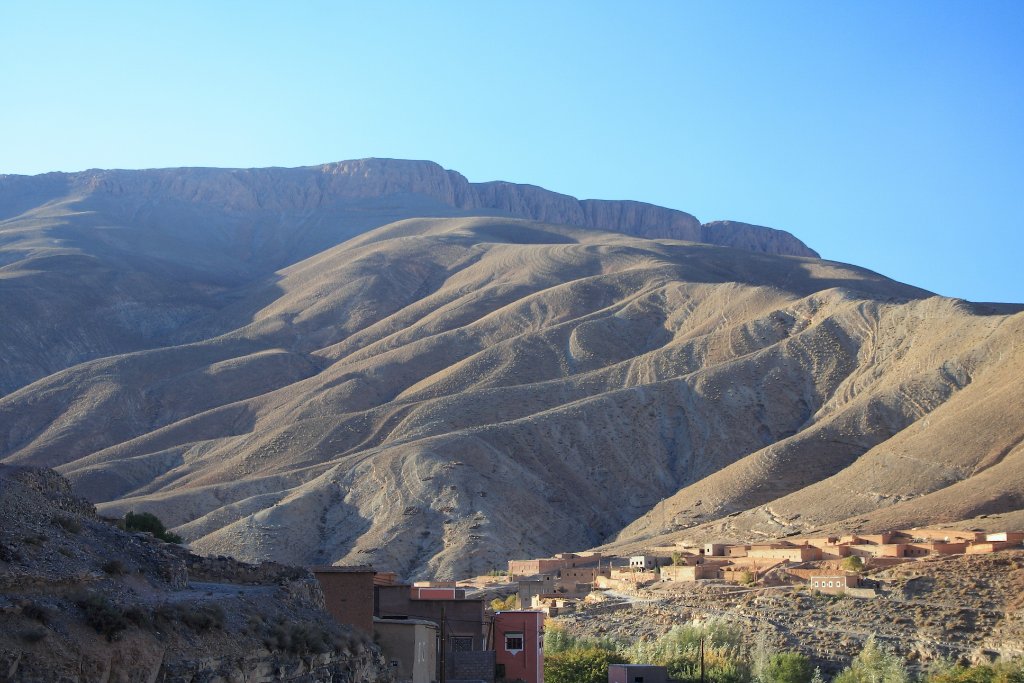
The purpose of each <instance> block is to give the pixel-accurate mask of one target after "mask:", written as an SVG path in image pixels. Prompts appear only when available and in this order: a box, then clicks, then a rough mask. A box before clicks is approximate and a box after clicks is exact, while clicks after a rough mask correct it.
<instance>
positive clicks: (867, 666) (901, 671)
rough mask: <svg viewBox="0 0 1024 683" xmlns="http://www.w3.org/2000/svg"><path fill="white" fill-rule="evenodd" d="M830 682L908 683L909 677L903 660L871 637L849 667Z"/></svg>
mask: <svg viewBox="0 0 1024 683" xmlns="http://www.w3.org/2000/svg"><path fill="white" fill-rule="evenodd" d="M832 680H833V683H908V681H909V680H910V676H909V675H908V674H907V668H906V666H905V665H904V663H903V660H902V659H901V658H900V657H898V656H896V655H895V654H894V653H893V652H891V651H890V650H888V649H887V648H884V647H882V646H880V645H879V644H878V643H876V642H875V637H874V636H871V637H869V638H868V639H867V642H865V643H864V647H863V649H861V651H860V654H859V655H857V656H856V657H854V658H853V661H852V662H850V666H848V667H846V668H845V669H843V670H842V671H841V672H840V673H839V674H838V675H837V676H836V677H835V678H834V679H832Z"/></svg>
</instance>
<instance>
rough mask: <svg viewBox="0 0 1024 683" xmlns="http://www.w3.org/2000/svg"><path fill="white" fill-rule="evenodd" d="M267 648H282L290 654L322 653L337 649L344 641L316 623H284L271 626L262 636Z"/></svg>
mask: <svg viewBox="0 0 1024 683" xmlns="http://www.w3.org/2000/svg"><path fill="white" fill-rule="evenodd" d="M263 644H264V645H265V646H266V648H267V649H268V650H284V651H286V652H290V653H291V654H296V655H304V654H310V653H313V654H323V653H325V652H331V651H338V650H340V649H341V648H342V646H343V645H344V643H343V642H342V641H341V640H340V639H338V638H337V637H336V636H335V634H333V633H331V632H330V631H327V630H326V629H324V628H322V627H320V626H318V625H317V624H306V623H300V624H290V625H289V624H284V623H278V624H276V625H274V626H271V627H270V628H269V629H268V630H267V633H266V635H265V636H264V637H263Z"/></svg>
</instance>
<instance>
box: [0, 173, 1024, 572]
mask: <svg viewBox="0 0 1024 683" xmlns="http://www.w3.org/2000/svg"><path fill="white" fill-rule="evenodd" d="M37 181H38V183H39V184H38V185H34V184H33V183H34V182H37ZM517 212H521V213H517ZM509 214H513V216H512V217H510V216H509ZM0 215H3V216H5V217H6V218H5V219H4V220H3V221H2V222H0V240H2V242H0V245H2V246H0V258H2V260H0V263H4V264H5V265H3V266H2V267H0V307H2V308H3V313H4V316H5V319H6V320H9V321H11V323H10V324H9V325H8V326H7V327H6V329H5V331H3V332H0V345H2V348H3V356H2V358H3V360H4V367H3V381H4V382H5V385H4V386H5V387H6V388H7V390H8V391H10V393H9V394H8V395H6V396H3V397H2V398H0V458H2V459H3V460H4V461H5V462H10V463H12V464H29V465H39V466H47V467H56V468H57V469H58V471H60V472H61V473H62V474H64V475H65V476H66V477H68V479H69V480H70V481H71V482H72V484H73V485H74V487H75V489H76V491H77V492H79V493H80V494H82V495H85V496H87V497H88V498H89V499H90V500H92V501H94V502H96V503H97V504H98V507H99V509H100V510H101V511H103V512H106V513H111V514H114V513H121V512H124V511H126V510H129V509H135V510H147V511H152V512H155V513H156V514H158V515H159V516H160V517H161V518H163V519H164V520H165V521H168V522H169V523H170V524H171V525H173V526H174V527H175V530H176V532H178V533H180V534H182V535H183V536H185V537H186V538H187V539H188V540H190V541H191V542H192V545H193V547H194V548H195V549H196V550H198V551H203V552H216V553H226V554H232V555H235V556H238V557H239V558H241V559H246V560H254V559H274V560H280V561H286V562H290V563H298V564H311V563H329V562H339V561H340V562H359V563H364V562H368V563H374V564H376V565H377V566H380V567H381V568H390V569H394V570H396V571H398V572H400V573H401V574H403V575H404V576H406V577H409V578H412V577H420V576H428V575H437V576H455V575H461V574H465V573H469V572H483V571H487V570H488V569H491V568H492V567H495V566H500V565H501V564H502V563H503V562H504V560H506V559H508V558H510V557H528V556H539V555H543V554H546V553H550V552H554V551H558V550H566V549H582V548H588V547H593V546H597V545H600V544H607V543H612V544H613V545H614V546H615V547H621V548H629V547H638V546H639V545H642V544H645V543H655V542H658V543H660V542H665V541H667V540H671V539H673V538H679V537H682V536H687V537H698V538H699V537H711V536H714V537H730V536H733V537H736V536H739V537H744V536H745V537H749V536H751V535H754V536H757V535H764V536H775V535H784V534H795V533H807V532H812V531H814V532H816V531H820V530H822V529H840V528H861V529H867V528H871V527H872V526H892V527H897V526H913V525H915V524H921V523H933V522H954V521H957V520H966V519H971V518H974V517H977V516H978V515H983V514H987V515H992V514H1003V513H1009V514H1010V515H1011V517H1010V519H1012V514H1015V511H1019V510H1021V509H1024V500H1022V498H1024V494H1022V491H1024V460H1022V458H1024V448H1022V442H1024V425H1021V423H1020V421H1019V420H1017V419H1015V416H1019V415H1021V414H1024V405H1022V403H1024V395H1022V394H1024V392H1022V391H1021V385H1020V381H1019V377H1020V376H1021V370H1022V369H1024V367H1022V366H1024V351H1022V349H1024V343H1022V341H1024V315H1022V314H1021V313H1019V312H1017V311H1018V310H1019V309H1015V308H1014V307H1003V308H1000V309H995V308H993V307H986V306H976V305H972V304H968V303H966V302H962V301H958V300H951V299H945V298H941V297H935V296H933V295H931V294H930V293H928V292H925V291H923V290H920V289H917V288H914V287H910V286H907V285H903V284H900V283H897V282H894V281H892V280H889V279H887V278H884V277H882V276H880V275H878V274H876V273H872V272H870V271H866V270H864V269H861V268H857V267H855V266H849V265H845V264H840V263H835V262H830V261H824V260H821V259H819V258H817V257H816V256H817V255H816V254H815V253H814V252H812V251H810V250H809V249H807V248H806V247H805V246H804V245H803V244H802V243H801V242H799V241H798V240H796V239H795V238H793V237H791V236H789V235H788V234H786V233H781V232H779V231H769V230H767V229H764V228H758V227H756V226H748V225H743V224H734V223H728V222H725V223H718V224H707V225H704V226H702V225H701V224H700V223H699V222H698V221H697V220H696V219H694V218H693V217H692V216H689V215H688V214H683V213H682V212H672V211H670V210H668V209H660V208H659V207H650V206H648V205H641V204H636V203H630V202H578V201H577V200H575V199H572V198H570V197H565V196H563V195H555V194H554V193H549V192H547V191H545V190H541V189H540V188H533V187H530V186H515V185H510V184H507V183H483V184H470V183H467V182H466V181H465V179H464V178H462V177H461V176H459V175H458V174H454V173H452V172H448V171H444V170H443V169H441V168H440V167H439V166H436V165H434V164H429V163H428V162H399V161H388V160H364V161H359V162H342V163H340V164H329V165H326V166H323V167H314V168H308V169H256V170H247V171H233V170H227V171H225V170H219V169H170V170H166V171H139V172H133V171H90V172H84V173H82V174H71V175H64V174H49V175H47V176H37V177H35V178H22V177H13V176H6V177H3V178H0ZM520 215H524V216H526V218H518V217H514V216H520ZM598 228H601V229H598ZM610 228H615V230H614V231H612V230H610ZM711 239H717V241H718V242H719V244H709V243H707V242H708V240H711ZM683 240H686V241H683ZM701 241H703V242H704V243H700V242H701ZM1003 519H1007V518H1005V517H1004V518H1003Z"/></svg>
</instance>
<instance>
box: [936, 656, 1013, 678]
mask: <svg viewBox="0 0 1024 683" xmlns="http://www.w3.org/2000/svg"><path fill="white" fill-rule="evenodd" d="M924 680H925V681H926V682H927V683H1024V662H1022V661H1019V660H1018V661H1000V662H996V663H995V664H991V665H989V664H981V665H978V666H951V665H948V664H946V665H940V666H939V667H936V668H935V669H933V670H931V671H929V672H928V675H927V676H926V677H925V678H924Z"/></svg>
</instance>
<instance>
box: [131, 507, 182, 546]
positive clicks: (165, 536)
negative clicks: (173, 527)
mask: <svg viewBox="0 0 1024 683" xmlns="http://www.w3.org/2000/svg"><path fill="white" fill-rule="evenodd" d="M124 528H125V531H148V532H149V533H151V534H153V535H154V536H156V537H157V538H159V539H160V540H161V541H166V542H168V543H181V536H178V535H177V534H172V533H171V532H169V531H167V529H166V528H165V527H164V523H163V522H161V521H160V518H159V517H157V516H156V515H154V514H152V513H150V512H139V513H135V512H129V513H127V514H125V516H124Z"/></svg>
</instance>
